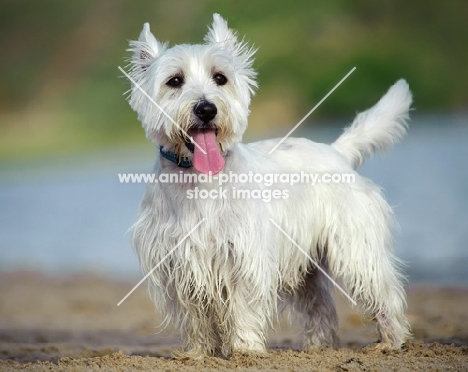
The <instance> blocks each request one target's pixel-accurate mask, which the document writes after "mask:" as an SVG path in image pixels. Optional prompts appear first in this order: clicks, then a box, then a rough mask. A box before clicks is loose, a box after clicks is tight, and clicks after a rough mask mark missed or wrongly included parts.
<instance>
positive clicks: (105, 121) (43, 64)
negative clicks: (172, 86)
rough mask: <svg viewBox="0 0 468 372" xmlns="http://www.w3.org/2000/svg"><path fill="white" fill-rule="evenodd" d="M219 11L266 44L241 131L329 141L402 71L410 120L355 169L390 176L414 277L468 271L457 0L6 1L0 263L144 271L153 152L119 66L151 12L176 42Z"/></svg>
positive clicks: (465, 103)
mask: <svg viewBox="0 0 468 372" xmlns="http://www.w3.org/2000/svg"><path fill="white" fill-rule="evenodd" d="M214 12H218V13H220V14H221V15H222V16H223V17H225V18H226V19H227V20H228V22H229V25H230V26H231V27H232V28H235V29H237V30H238V32H239V35H240V36H244V35H245V38H246V40H247V41H248V42H249V43H251V44H253V45H255V46H256V47H258V48H259V50H258V52H257V54H256V62H255V68H256V69H257V70H258V73H259V84H260V89H259V90H258V92H257V94H256V97H255V98H254V100H253V104H252V107H251V109H252V115H251V119H250V127H249V129H248V131H247V133H246V135H245V140H246V141H251V140H256V139H261V138H267V137H274V136H276V137H282V136H283V135H285V134H286V133H287V132H288V131H289V129H290V128H291V127H292V126H294V125H295V124H296V123H297V122H298V121H299V120H300V119H301V118H302V117H303V116H304V115H305V114H306V113H307V112H308V111H309V110H310V109H311V108H312V107H313V106H314V105H315V104H316V103H317V102H318V101H320V99H321V98H322V97H323V96H324V95H325V94H326V93H328V91H329V90H330V89H331V88H332V87H333V86H334V85H335V84H336V83H337V82H338V81H339V80H341V78H342V77H343V76H344V75H345V74H346V73H347V72H348V71H349V70H351V68H352V67H354V66H356V67H357V69H356V71H355V72H354V73H353V74H352V75H351V76H350V77H349V78H348V79H347V80H346V81H345V82H344V83H343V84H342V85H341V86H340V87H339V88H338V89H337V90H336V91H335V92H334V93H333V94H332V95H331V96H330V97H329V98H328V99H327V100H326V101H325V102H324V103H323V104H322V105H321V106H320V107H319V108H318V109H317V110H316V111H315V112H314V113H313V114H312V115H311V116H310V117H309V118H308V120H307V122H305V123H303V124H302V126H301V127H300V128H299V129H298V130H297V132H295V133H294V136H305V137H308V138H310V139H312V140H314V141H318V142H331V141H333V140H334V138H336V137H337V136H338V135H339V133H340V132H341V128H342V127H343V126H344V125H346V124H348V123H349V122H350V121H351V120H352V119H353V117H354V115H355V114H356V112H358V111H361V110H364V109H366V108H368V107H370V106H372V105H373V104H374V103H376V102H377V101H378V99H379V98H380V97H381V96H382V95H383V94H384V93H385V92H386V90H387V89H388V88H389V86H390V85H391V84H393V83H394V82H395V81H396V80H398V79H399V78H402V77H403V78H405V79H407V81H408V83H409V85H410V87H411V89H412V91H413V94H414V101H415V102H414V110H413V112H412V122H411V124H410V131H409V135H408V137H407V138H406V139H405V141H404V142H403V143H402V144H400V145H397V146H396V147H395V149H394V150H393V151H392V152H391V153H390V154H389V155H388V156H386V157H378V158H375V159H373V160H372V161H369V162H367V163H366V165H365V167H364V168H363V170H362V173H363V174H364V175H365V176H368V177H370V178H372V180H374V181H375V182H376V183H378V184H379V185H381V186H382V187H383V188H384V189H385V190H386V195H387V197H388V199H389V200H390V202H391V204H392V205H393V206H394V207H395V213H396V216H397V218H398V220H399V222H400V225H401V232H400V234H399V235H398V236H397V237H396V251H397V255H398V256H399V257H401V258H402V259H403V260H404V261H405V262H407V267H406V271H407V273H408V275H409V277H410V282H411V283H421V282H426V283H432V284H451V285H462V286H467V285H468V270H466V268H467V267H468V243H467V242H468V214H467V207H468V165H467V159H468V123H467V121H468V120H467V119H468V67H467V66H468V40H467V35H468V26H467V22H466V14H468V2H466V1H463V0H451V1H447V2H442V1H435V0H434V1H432V0H430V1H425V2H415V1H413V2H411V1H407V0H388V1H385V2H379V3H377V2H375V1H372V0H354V1H348V0H327V1H325V0H323V1H289V2H284V1H277V0H269V1H248V0H230V1H227V0H226V1H222V2H221V1H215V0H195V1H194V0H178V1H170V0H160V1H157V0H154V1H138V2H131V1H124V0H103V1H91V0H78V1H73V2H64V1H60V0H55V1H52V0H44V1H40V2H39V1H23V0H2V1H1V2H0V50H1V53H0V71H1V73H0V271H3V272H5V271H12V270H34V271H41V272H46V273H52V274H62V273H69V272H82V271H94V272H98V273H103V274H106V275H112V276H117V277H128V276H135V277H136V276H138V275H140V271H139V268H138V262H137V259H136V256H135V255H134V254H133V252H132V250H131V247H130V239H129V236H128V234H126V231H127V230H128V228H129V227H130V226H131V224H132V223H133V221H134V219H135V215H136V212H137V208H138V204H139V201H140V199H141V197H142V195H143V192H144V187H145V186H144V185H142V184H132V185H131V184H120V183H119V180H118V177H117V174H118V173H125V172H147V171H149V170H151V167H152V164H153V163H154V158H155V156H156V152H155V150H154V147H153V145H152V144H151V143H149V142H148V141H147V140H146V139H145V136H144V133H143V130H142V129H141V127H140V124H139V122H138V121H137V118H136V114H135V113H134V112H133V111H132V110H131V109H130V107H129V106H128V104H127V102H126V101H125V97H124V92H125V91H126V90H127V89H128V88H129V83H128V81H127V80H126V79H125V78H123V77H122V74H121V73H120V71H119V70H118V66H122V67H124V66H125V65H126V64H127V62H126V59H127V58H128V57H129V54H128V52H126V49H127V47H128V41H129V40H132V39H136V38H137V37H138V35H139V33H140V31H141V29H142V25H143V23H144V22H150V23H151V29H152V31H153V33H154V34H155V35H156V37H157V38H159V39H160V40H163V41H164V40H169V41H170V43H171V45H174V44H179V43H198V42H201V41H202V40H203V36H204V35H205V33H206V30H207V26H208V25H209V24H210V23H211V20H212V14H213V13H214Z"/></svg>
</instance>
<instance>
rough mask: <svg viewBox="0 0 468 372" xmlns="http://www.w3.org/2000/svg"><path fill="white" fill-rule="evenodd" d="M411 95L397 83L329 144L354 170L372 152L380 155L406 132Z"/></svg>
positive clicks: (402, 85) (401, 84)
mask: <svg viewBox="0 0 468 372" xmlns="http://www.w3.org/2000/svg"><path fill="white" fill-rule="evenodd" d="M411 103H412V95H411V92H410V90H409V87H408V84H407V83H406V81H405V80H403V79H401V80H398V81H397V82H396V83H395V84H394V85H393V86H392V87H391V88H390V89H389V90H388V92H387V94H385V95H384V96H383V97H382V98H381V99H380V101H379V102H378V103H377V104H376V105H375V106H374V107H372V108H370V109H368V110H367V111H364V112H362V113H360V114H358V115H357V116H356V119H354V121H353V123H352V124H351V125H350V126H349V127H347V128H346V129H345V130H344V133H343V134H342V135H341V136H340V137H339V138H338V139H337V140H336V141H335V142H334V143H333V144H332V146H333V147H334V148H335V149H336V150H338V151H339V152H340V153H341V154H342V155H343V156H344V157H345V158H347V159H348V161H349V162H350V163H351V165H352V166H353V168H355V169H358V168H360V167H361V166H362V164H363V163H364V160H365V159H366V158H368V157H371V156H372V155H374V153H375V152H380V153H383V152H385V151H387V150H390V148H391V147H392V146H393V144H394V143H396V142H398V141H399V140H400V139H402V138H403V136H404V135H405V133H406V128H407V121H408V119H409V115H408V111H409V109H410V106H411Z"/></svg>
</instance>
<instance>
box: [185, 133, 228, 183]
mask: <svg viewBox="0 0 468 372" xmlns="http://www.w3.org/2000/svg"><path fill="white" fill-rule="evenodd" d="M189 134H190V135H191V136H192V137H193V140H194V141H195V142H196V143H197V145H198V146H197V145H194V149H193V166H194V167H195V169H196V170H197V171H199V172H201V173H205V174H208V173H209V172H211V173H212V174H217V173H219V172H221V169H223V167H224V158H223V157H222V155H221V152H220V151H219V148H218V144H217V143H216V133H215V130H214V129H198V130H195V129H193V130H191V131H190V132H189ZM201 149H203V151H204V152H205V154H204V153H203V152H202V151H201Z"/></svg>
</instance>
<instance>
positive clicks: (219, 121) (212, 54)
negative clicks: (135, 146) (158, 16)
mask: <svg viewBox="0 0 468 372" xmlns="http://www.w3.org/2000/svg"><path fill="white" fill-rule="evenodd" d="M204 41H205V43H204V44H197V45H186V44H184V45H176V46H174V47H172V48H168V46H167V43H161V42H160V41H158V40H157V39H156V38H155V37H154V36H153V34H152V33H151V32H150V28H149V24H148V23H146V24H145V25H144V26H143V31H142V32H141V35H140V38H139V39H138V41H132V42H130V48H131V49H130V50H131V51H132V52H133V56H132V58H131V70H130V71H131V73H130V75H131V77H132V78H133V79H134V81H135V82H136V83H137V84H138V86H139V87H141V89H140V88H139V87H137V86H136V85H135V84H133V85H132V89H131V91H130V97H129V101H130V105H131V107H132V108H133V109H134V110H135V111H136V112H137V113H138V118H139V120H140V121H141V122H142V125H143V128H144V129H145V131H146V135H147V137H148V138H149V139H151V140H152V141H153V142H154V143H155V144H157V145H160V146H164V149H165V150H168V151H174V152H175V153H176V154H177V155H178V156H185V157H188V158H190V159H193V164H194V166H195V168H196V169H197V170H199V171H200V172H204V173H208V172H209V171H212V172H213V173H217V172H219V171H220V170H221V169H222V166H223V164H224V160H223V158H222V154H223V152H226V151H229V149H230V148H231V147H232V145H233V144H234V143H235V142H239V141H240V140H241V139H242V134H243V133H244V131H245V129H246V127H247V117H248V115H249V105H250V100H251V96H252V94H253V93H254V89H255V88H256V87H257V83H256V81H255V77H256V73H255V71H254V70H253V68H252V63H253V59H252V57H253V55H254V53H255V50H254V49H252V48H250V47H248V46H247V44H246V43H245V42H244V41H239V40H238V39H237V36H236V33H235V32H234V31H232V30H231V29H229V28H228V26H227V22H226V21H225V20H224V19H223V18H222V17H221V16H220V15H218V14H214V16H213V24H212V25H211V27H210V28H209V30H208V33H207V35H206V36H205V39H204ZM142 90H143V91H144V92H146V94H145V93H143V92H142ZM148 96H149V97H148ZM193 142H195V143H193Z"/></svg>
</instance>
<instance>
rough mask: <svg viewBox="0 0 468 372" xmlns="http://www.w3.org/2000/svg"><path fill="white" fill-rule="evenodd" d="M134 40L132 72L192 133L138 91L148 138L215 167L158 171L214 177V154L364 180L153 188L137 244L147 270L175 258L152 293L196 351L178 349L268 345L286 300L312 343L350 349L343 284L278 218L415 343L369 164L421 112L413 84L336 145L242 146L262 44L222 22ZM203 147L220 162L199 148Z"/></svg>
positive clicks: (251, 166)
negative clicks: (251, 43)
mask: <svg viewBox="0 0 468 372" xmlns="http://www.w3.org/2000/svg"><path fill="white" fill-rule="evenodd" d="M130 45H131V51H132V52H133V57H132V59H131V76H132V77H133V79H134V80H135V81H136V82H137V83H138V84H139V85H140V86H141V87H142V88H143V89H144V90H145V91H146V92H147V93H148V94H149V95H150V96H151V97H152V98H153V99H154V100H155V101H156V102H157V103H158V104H159V105H160V107H161V108H162V109H163V110H164V111H165V112H166V113H167V114H168V115H169V116H170V117H172V118H173V119H174V120H175V122H176V123H178V125H179V126H180V127H179V126H177V125H175V124H174V123H173V122H172V121H171V120H169V119H168V118H167V116H166V115H165V114H163V113H162V112H161V111H160V110H159V109H158V108H157V107H156V106H155V105H153V104H152V103H151V102H150V101H149V100H148V99H147V97H145V96H144V95H143V94H142V92H141V91H140V90H139V89H138V88H137V87H136V86H133V87H132V89H131V91H130V96H129V101H130V105H131V106H132V108H133V109H134V110H135V111H136V112H137V113H138V117H139V119H140V120H141V122H142V125H143V127H144V129H145V131H146V135H147V137H148V138H149V139H151V140H152V141H153V142H154V143H155V144H156V145H157V146H161V149H162V151H163V152H165V153H170V154H172V155H174V156H176V158H178V159H181V158H182V157H186V159H189V160H190V161H193V162H194V163H193V164H194V165H196V164H201V165H197V166H190V164H189V166H188V167H181V166H179V165H178V164H177V161H171V160H169V159H167V157H163V156H161V157H158V158H157V160H156V165H155V168H154V172H155V173H156V174H157V175H161V174H194V175H200V172H205V171H207V170H209V169H211V168H210V167H214V166H213V165H212V163H213V161H214V160H216V161H218V162H217V163H216V164H218V165H219V164H221V165H222V173H229V172H232V173H235V174H248V173H249V172H253V174H260V175H266V174H292V173H300V172H301V171H303V172H306V173H308V174H315V175H319V176H320V175H326V174H329V175H330V174H352V175H354V182H352V183H344V182H340V183H333V182H329V183H325V182H322V183H316V184H310V183H300V184H295V185H290V184H287V183H282V182H276V183H274V184H273V185H269V186H266V185H265V184H264V183H261V182H250V183H249V182H247V183H243V182H240V181H237V182H236V181H234V182H228V183H227V184H224V185H223V187H224V188H227V189H228V191H229V192H227V194H226V195H227V197H225V198H206V199H200V198H188V197H187V195H188V193H187V192H188V191H190V190H192V191H193V190H195V189H196V188H198V189H203V190H208V191H209V190H215V189H218V183H217V182H215V181H213V182H209V181H206V182H205V181H203V180H199V179H197V180H195V179H193V180H192V181H190V182H185V183H184V182H179V183H161V182H159V183H152V184H149V185H148V187H147V191H146V194H145V196H144V198H143V201H142V203H141V207H140V212H139V216H138V220H137V221H136V223H135V225H134V227H133V244H134V248H135V250H136V252H137V253H138V256H139V259H140V263H141V267H142V269H143V270H144V271H145V272H149V271H150V270H151V269H152V268H153V267H155V266H156V265H158V264H159V263H161V262H162V263H161V264H160V266H159V267H158V268H157V270H155V271H154V272H153V273H152V274H151V276H150V293H151V296H152V299H153V301H154V303H155V305H156V307H157V309H158V310H159V311H160V312H161V313H162V314H164V315H165V317H166V318H165V319H166V321H167V322H170V321H174V322H175V324H176V326H177V327H178V328H179V329H180V331H181V333H182V336H183V337H182V338H183V340H184V343H185V344H184V350H183V351H181V352H180V353H179V354H178V355H182V356H189V357H194V358H198V357H203V356H204V355H222V356H229V355H231V353H232V352H233V351H236V350H239V351H263V350H264V349H265V342H266V340H265V335H266V331H267V328H268V326H269V325H270V324H271V321H272V319H274V317H275V314H276V312H277V303H278V300H279V299H280V298H282V299H285V300H287V301H289V303H290V304H291V307H292V308H293V309H294V311H295V313H296V314H297V315H298V316H299V317H300V319H302V325H303V329H304V347H305V349H307V350H312V349H316V348H321V347H324V346H331V347H336V346H337V345H338V338H337V316H336V311H335V305H334V301H333V297H332V294H331V289H332V285H331V283H330V281H329V280H328V279H327V278H326V277H325V276H324V274H323V273H321V272H320V271H318V270H317V269H316V268H315V266H314V265H313V264H311V262H310V261H309V260H308V258H307V257H306V256H305V255H304V254H303V253H301V252H300V250H298V249H297V247H295V246H294V244H293V243H292V242H291V241H290V239H289V238H288V237H287V236H285V235H284V234H283V233H282V232H281V231H279V229H278V228H277V227H275V226H274V225H273V224H272V223H271V222H270V220H269V218H272V219H273V220H274V221H275V222H276V223H277V224H278V225H280V226H281V228H282V229H283V230H284V231H285V232H286V233H287V235H289V237H291V238H292V239H293V240H294V242H296V243H297V244H298V245H299V246H300V247H302V248H303V249H304V250H306V251H307V253H308V254H309V255H310V256H311V257H312V258H313V259H314V260H315V261H316V262H317V263H318V264H320V266H321V267H322V268H323V269H324V270H326V271H327V272H329V273H330V275H331V276H332V277H335V278H340V279H341V281H342V282H343V283H344V286H345V290H346V291H348V293H349V295H350V296H351V297H352V298H353V299H355V300H356V301H357V303H358V304H359V306H360V307H361V308H362V310H363V311H364V312H365V313H367V314H369V315H371V316H372V317H374V318H375V319H376V321H377V325H378V330H379V333H380V342H381V343H380V346H382V347H388V348H399V347H400V346H401V345H402V343H403V342H404V341H405V340H406V338H407V337H408V336H409V323H408V321H407V319H406V317H405V292H404V288H403V276H402V275H401V273H400V271H399V269H398V266H399V265H398V261H397V259H396V258H395V256H394V255H393V250H392V230H393V228H394V225H395V222H394V217H393V213H392V210H391V208H390V206H389V205H388V204H387V202H386V201H385V200H384V198H383V196H382V193H381V191H380V189H379V188H378V187H377V186H376V185H374V184H373V183H372V182H371V181H370V180H368V179H365V178H363V177H362V176H360V175H359V174H357V173H356V171H355V169H357V168H358V167H360V166H361V165H362V163H363V161H364V159H365V158H366V157H369V156H371V155H372V154H373V153H374V152H375V151H385V150H388V149H389V148H390V147H391V146H392V144H393V143H394V142H396V141H398V140H399V139H400V138H401V137H402V136H403V135H404V134H405V131H406V121H407V119H408V110H409V107H410V104H411V93H410V91H409V88H408V85H407V84H406V82H405V81H404V80H400V81H398V82H397V83H396V84H395V85H393V86H392V87H391V88H390V90H389V91H388V93H387V94H386V95H385V96H384V97H383V98H382V99H381V100H380V101H379V102H378V103H377V105H376V106H374V107H372V108H371V109H369V110H367V111H365V112H363V113H361V114H359V115H358V116H357V117H356V119H355V120H354V122H353V123H352V124H351V126H350V127H348V128H347V129H345V131H344V133H343V134H342V135H341V137H339V138H338V140H337V141H336V142H335V143H333V144H332V145H331V146H330V145H326V144H320V143H315V142H312V141H309V140H306V139H298V138H288V139H287V140H286V141H284V142H283V143H282V144H281V146H279V147H278V149H277V150H276V151H274V152H273V153H272V154H270V155H268V152H269V151H270V150H271V149H272V148H273V147H274V146H275V145H276V144H277V143H278V141H279V139H275V140H266V141H261V142H256V143H251V144H243V143H241V142H240V141H241V138H242V135H243V133H244V131H245V129H246V127H247V118H248V115H249V104H250V100H251V96H252V94H253V91H254V88H256V86H257V84H256V82H255V77H256V73H255V72H254V70H253V69H252V57H253V54H254V50H253V49H251V48H249V47H248V46H247V45H246V43H244V42H243V41H241V42H240V41H238V39H237V37H236V34H235V33H234V32H233V31H232V30H230V29H229V28H228V26H227V23H226V21H225V20H223V19H222V18H221V17H220V16H219V15H217V14H215V15H214V21H213V24H212V26H211V28H210V30H209V32H208V34H207V36H206V37H205V44H202V45H177V46H174V47H172V48H168V46H167V44H163V43H161V42H159V41H158V40H156V38H155V37H154V36H153V35H152V34H151V32H150V29H149V25H148V24H145V25H144V28H143V31H142V33H141V35H140V38H139V40H138V41H134V42H131V44H130ZM213 138H215V142H213ZM198 139H200V141H201V143H200V144H201V148H202V149H204V150H205V151H206V152H207V154H206V155H204V154H201V153H200V152H199V151H200V150H197V148H194V147H193V143H192V141H194V140H195V141H198ZM204 141H205V142H204ZM220 156H222V161H221V160H220V159H219V158H220ZM197 157H198V159H197ZM220 161H221V163H220ZM223 161H224V164H223ZM197 169H198V170H197ZM214 173H216V172H214ZM239 189H243V190H250V191H253V190H261V191H263V190H270V191H272V190H279V191H280V192H281V193H282V194H281V195H288V198H276V199H275V198H272V199H271V200H270V201H269V202H265V201H264V200H262V199H259V198H244V199H241V198H236V197H234V196H233V195H234V194H233V190H239ZM203 218H205V221H204V222H203V223H202V224H201V225H200V227H199V228H197V229H196V230H195V231H194V232H193V233H192V234H191V235H190V236H189V237H188V238H186V239H185V240H184V241H183V242H182V244H180V246H179V247H178V248H177V249H175V250H174V251H173V252H172V254H170V255H169V256H168V257H167V258H166V257H165V256H166V255H167V254H168V252H170V251H171V250H172V249H173V248H174V247H175V246H176V245H177V244H178V243H179V242H180V241H181V239H182V238H183V237H184V236H185V235H186V234H187V233H188V232H189V231H190V230H191V229H192V228H193V227H194V226H196V224H197V223H199V222H200V221H201V220H202V219H203Z"/></svg>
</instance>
